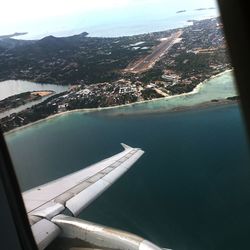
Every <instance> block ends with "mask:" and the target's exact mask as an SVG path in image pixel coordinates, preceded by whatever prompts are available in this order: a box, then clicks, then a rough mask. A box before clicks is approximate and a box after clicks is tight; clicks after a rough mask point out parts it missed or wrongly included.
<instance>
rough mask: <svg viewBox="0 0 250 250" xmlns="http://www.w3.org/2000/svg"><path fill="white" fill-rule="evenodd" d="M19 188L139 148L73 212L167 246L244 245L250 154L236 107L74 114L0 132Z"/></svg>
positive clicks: (202, 249) (208, 248) (248, 230)
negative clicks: (125, 167)
mask: <svg viewBox="0 0 250 250" xmlns="http://www.w3.org/2000/svg"><path fill="white" fill-rule="evenodd" d="M7 142H8V145H9V149H10V152H11V154H12V157H13V162H14V165H15V168H16V171H17V174H18V177H19V180H20V184H21V187H22V188H23V190H25V189H28V188H31V187H33V186H36V185H38V184H41V183H45V182H47V181H49V180H52V179H54V178H57V177H59V176H63V175H65V174H67V173H71V172H73V171H75V170H78V169H80V168H82V167H84V166H86V165H88V164H90V163H94V162H96V161H98V160H101V159H102V158H104V157H106V156H109V155H112V154H114V153H116V152H119V151H120V150H121V147H120V146H119V143H120V142H124V143H127V144H129V145H131V146H134V147H141V148H142V149H143V150H145V152H146V153H145V154H144V156H143V157H142V158H141V159H140V160H139V161H138V163H136V164H135V165H134V167H133V168H132V169H131V170H130V171H129V172H128V173H126V174H125V175H124V176H123V177H122V178H121V179H120V180H119V181H118V182H117V183H115V184H114V185H113V186H112V187H111V188H110V189H109V190H108V191H106V192H105V193H104V194H103V195H102V196H101V197H100V198H98V199H97V200H96V201H95V202H94V203H93V204H92V205H90V206H89V207H88V208H87V209H86V210H85V211H84V212H83V213H82V215H81V217H82V218H84V219H87V220H90V221H94V222H97V223H101V224H105V225H109V226H113V227H115V228H120V229H125V230H127V231H130V232H134V233H137V234H139V235H141V236H144V237H146V238H147V239H149V240H151V241H153V242H155V243H156V244H159V245H160V246H162V247H168V248H172V249H175V250H186V249H190V250H196V249H197V250H213V249H218V250H219V249H220V250H221V249H227V250H229V249H234V250H235V249H237V250H238V249H250V242H249V236H250V235H249V234H250V213H249V211H250V164H249V163H250V158H249V151H248V144H247V141H246V133H245V130H244V124H243V123H242V118H241V114H240V111H239V108H238V106H236V105H232V106H226V107H225V106H224V107H213V108H207V109H200V110H192V111H186V112H176V113H161V114H152V115H134V116H133V115H129V116H126V115H125V116H114V115H112V116H107V115H106V114H105V115H104V114H102V112H100V113H98V114H94V113H92V114H82V113H73V114H70V115H67V116H63V117H59V118H56V119H53V120H50V121H46V122H43V123H40V124H39V125H36V126H33V127H30V128H28V129H25V130H21V131H19V132H17V133H13V134H10V135H8V136H7Z"/></svg>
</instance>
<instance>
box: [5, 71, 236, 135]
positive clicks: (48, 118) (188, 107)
mask: <svg viewBox="0 0 250 250" xmlns="http://www.w3.org/2000/svg"><path fill="white" fill-rule="evenodd" d="M232 71H233V69H227V70H224V71H223V72H220V73H218V74H216V75H212V76H211V77H209V78H208V79H206V80H204V81H202V82H200V83H199V84H198V85H197V86H196V87H195V88H194V89H193V90H192V91H191V92H188V93H182V94H178V95H172V96H167V97H161V98H155V99H151V100H144V101H139V102H133V103H128V104H123V105H116V106H110V107H102V108H89V109H75V110H69V111H64V112H61V113H57V114H54V115H51V116H48V117H46V118H44V119H41V120H38V121H35V122H32V123H29V124H26V125H24V126H21V127H18V128H14V129H12V130H10V131H7V132H5V133H4V135H10V134H12V133H15V132H17V131H20V130H22V129H26V128H28V127H31V126H34V125H37V124H39V123H42V122H44V121H49V120H52V119H54V118H57V117H60V116H66V115H70V114H72V113H90V112H98V111H105V110H110V109H118V108H122V107H130V106H135V105H141V104H144V103H151V102H157V101H161V100H170V99H173V98H176V97H181V96H189V95H193V94H196V93H198V92H199V91H200V89H201V87H202V86H203V85H204V84H205V83H206V82H207V81H209V80H211V79H214V78H217V77H219V76H221V75H224V74H225V73H227V72H232ZM232 103H237V101H232V100H226V99H220V100H218V102H212V101H210V102H207V101H206V102H201V103H199V104H196V105H191V106H180V107H178V108H172V109H169V110H164V111H161V112H180V111H187V110H192V109H196V108H200V107H208V106H219V105H229V104H232ZM142 113H143V112H142ZM147 113H153V111H149V112H147ZM137 114H138V113H137Z"/></svg>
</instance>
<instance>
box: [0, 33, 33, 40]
mask: <svg viewBox="0 0 250 250" xmlns="http://www.w3.org/2000/svg"><path fill="white" fill-rule="evenodd" d="M27 34H28V32H15V33H13V34H9V35H0V39H5V38H12V37H16V36H23V35H27Z"/></svg>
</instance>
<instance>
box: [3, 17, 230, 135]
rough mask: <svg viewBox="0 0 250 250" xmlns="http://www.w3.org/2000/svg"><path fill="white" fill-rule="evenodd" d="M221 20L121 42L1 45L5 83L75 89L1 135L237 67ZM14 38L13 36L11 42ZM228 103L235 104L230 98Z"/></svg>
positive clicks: (179, 87)
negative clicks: (48, 119) (26, 82)
mask: <svg viewBox="0 0 250 250" xmlns="http://www.w3.org/2000/svg"><path fill="white" fill-rule="evenodd" d="M222 28H223V26H222V23H221V21H220V19H219V18H210V19H206V20H200V21H195V20H193V22H192V25H189V26H187V27H184V28H179V29H172V30H166V31H162V32H153V33H147V34H141V35H134V36H124V37H114V38H105V37H89V36H88V34H87V33H86V32H84V33H81V34H79V35H74V36H71V37H63V38H58V37H53V36H49V37H45V38H43V39H41V40H36V41H27V42H24V41H21V42H20V40H15V41H14V42H13V43H11V46H8V44H7V43H2V44H1V41H0V69H1V70H0V80H2V81H4V80H8V79H19V80H20V79H23V80H29V81H34V82H43V83H46V82H47V83H56V84H65V85H66V84H67V85H69V84H70V85H71V87H70V88H69V90H68V91H66V92H64V93H60V94H56V95H53V96H51V97H49V98H47V99H46V100H45V101H43V102H41V103H39V104H37V105H34V106H33V107H31V108H28V109H26V110H24V111H21V112H19V113H18V114H11V115H10V116H8V117H4V118H2V119H1V120H0V122H1V127H2V130H3V131H9V130H12V129H14V128H17V127H19V126H23V125H26V124H29V123H31V122H34V121H37V120H40V119H43V118H46V117H48V116H51V115H55V114H58V113H62V112H65V111H72V110H75V109H93V108H104V107H112V106H119V105H126V104H131V103H135V102H141V101H147V100H152V99H156V98H166V97H169V96H174V95H179V94H185V93H189V92H191V91H193V90H194V88H195V87H196V86H197V85H198V84H200V83H201V82H203V81H205V80H207V79H209V78H210V77H212V76H214V75H217V74H219V73H221V72H224V71H225V70H229V69H232V66H231V63H230V60H229V57H228V53H227V46H226V42H225V38H224V36H223V31H222ZM13 40H14V39H13ZM227 101H230V100H227Z"/></svg>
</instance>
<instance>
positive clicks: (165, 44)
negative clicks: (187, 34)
mask: <svg viewBox="0 0 250 250" xmlns="http://www.w3.org/2000/svg"><path fill="white" fill-rule="evenodd" d="M181 34H182V31H178V32H176V33H174V34H172V35H171V36H170V37H166V38H164V39H162V41H161V43H160V44H159V45H157V46H156V47H155V48H154V49H153V51H152V53H151V54H149V55H147V56H145V57H143V58H141V59H139V60H138V61H136V62H134V63H133V64H132V65H129V66H128V67H127V68H126V69H125V71H126V72H131V73H135V74H137V73H142V72H144V71H147V70H148V69H150V68H152V67H153V66H154V64H155V63H156V62H157V61H158V60H159V59H160V58H161V57H162V56H163V55H164V54H165V53H166V52H167V51H168V50H169V49H170V48H171V47H172V46H173V45H174V44H175V43H176V41H178V39H179V37H180V36H181Z"/></svg>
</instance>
